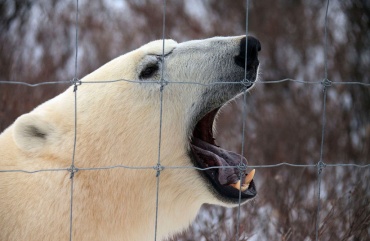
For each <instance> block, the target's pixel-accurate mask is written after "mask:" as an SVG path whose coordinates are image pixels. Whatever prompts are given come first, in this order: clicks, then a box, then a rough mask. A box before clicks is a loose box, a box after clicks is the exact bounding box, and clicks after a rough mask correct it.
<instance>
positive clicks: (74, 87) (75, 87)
mask: <svg viewBox="0 0 370 241" xmlns="http://www.w3.org/2000/svg"><path fill="white" fill-rule="evenodd" d="M78 5H79V4H78V0H76V19H75V27H76V34H75V72H74V78H73V80H72V84H73V93H74V137H73V152H72V164H71V167H70V170H69V171H70V180H71V200H70V216H69V225H70V226H69V240H70V241H72V239H73V238H72V237H73V189H74V174H75V172H76V171H77V169H76V168H75V156H76V143H77V86H78V83H79V80H78V78H77V66H78V65H77V62H78V14H79V11H78V10H79V9H78Z"/></svg>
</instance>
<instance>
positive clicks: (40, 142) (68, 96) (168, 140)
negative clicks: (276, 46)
mask: <svg viewBox="0 0 370 241" xmlns="http://www.w3.org/2000/svg"><path fill="white" fill-rule="evenodd" d="M260 49H261V46H260V43H259V41H258V40H257V39H255V38H253V37H247V38H246V37H245V36H238V37H214V38H210V39H204V40H194V41H188V42H183V43H177V42H175V41H173V40H165V41H162V40H158V41H154V42H151V43H148V44H146V45H144V46H142V47H140V48H139V49H136V50H134V51H132V52H129V53H127V54H125V55H122V56H120V57H118V58H116V59H114V60H112V61H110V62H108V63H107V64H105V65H103V66H102V67H100V68H99V69H97V70H96V71H94V72H92V73H91V74H89V75H87V76H86V77H84V78H83V79H82V80H81V83H82V84H81V85H80V86H78V88H77V92H73V87H71V88H70V89H68V90H67V91H66V92H64V93H62V94H61V95H59V96H57V97H55V98H54V99H52V100H49V101H47V102H45V103H44V104H42V105H40V106H39V107H37V108H36V109H35V110H34V111H32V112H30V113H28V114H25V115H23V116H21V117H20V118H18V120H17V121H16V122H15V124H14V128H13V129H12V133H13V137H14V142H15V144H16V146H17V147H18V148H19V149H21V150H22V153H26V154H25V156H24V160H22V161H20V162H19V163H22V162H24V163H27V164H25V166H26V167H30V166H33V167H34V168H35V169H38V168H43V167H48V168H51V167H68V165H70V163H71V154H72V150H73V149H72V147H73V140H74V133H75V132H74V130H75V126H74V120H75V111H76V116H77V122H76V130H77V136H76V138H77V142H76V144H77V145H76V154H75V155H76V158H75V160H76V161H75V166H76V167H77V168H81V169H82V168H95V167H111V166H115V165H118V166H120V167H122V166H124V167H130V169H125V168H123V169H122V173H121V174H119V175H117V174H112V175H109V174H107V172H90V173H89V174H87V173H86V171H85V173H84V172H83V171H79V172H78V173H76V175H75V178H76V180H79V178H80V180H81V182H93V183H90V184H86V183H85V184H81V186H80V187H79V186H78V184H76V186H75V188H76V189H78V188H80V190H79V192H80V193H83V192H85V191H86V187H87V186H90V185H91V186H95V187H96V186H99V185H100V184H99V182H95V180H104V182H105V184H104V185H107V183H110V184H109V185H108V186H109V187H108V189H109V188H111V189H112V190H111V191H112V192H114V193H115V194H114V195H117V196H115V198H112V197H111V196H110V195H113V194H111V193H110V194H109V195H108V194H106V195H101V194H100V193H96V195H97V196H99V198H101V199H102V200H103V199H104V198H105V199H104V200H105V201H102V202H107V201H106V199H109V198H112V200H110V201H109V200H108V203H109V205H117V210H118V209H119V205H122V206H125V207H130V208H126V209H125V211H124V212H126V213H125V216H130V214H129V213H128V212H130V210H136V212H137V210H138V209H141V208H143V207H144V209H145V210H147V212H146V215H149V216H150V217H153V216H154V215H155V213H153V212H154V211H155V209H154V208H153V207H152V206H150V207H147V205H149V204H151V205H153V204H154V201H153V199H154V198H155V190H156V175H155V174H156V170H155V169H151V170H149V169H150V168H151V167H155V166H156V165H157V163H158V160H159V161H160V165H161V166H163V167H164V169H163V170H162V171H161V172H160V193H159V210H160V213H159V220H160V221H159V227H166V228H163V229H160V230H159V233H160V235H162V236H163V237H164V236H166V235H167V234H168V233H171V232H173V230H178V229H180V228H182V227H185V226H186V225H187V224H188V223H189V221H190V220H191V219H193V218H194V216H195V214H196V212H197V211H198V209H199V207H200V205H201V204H203V203H213V204H220V205H236V204H237V203H238V202H239V195H240V200H241V202H242V203H243V202H245V201H247V200H249V199H251V198H253V197H254V196H255V195H256V188H255V185H254V182H253V180H252V181H251V179H252V177H250V176H249V177H248V178H246V176H245V175H242V176H241V174H240V172H239V169H238V168H237V167H236V166H237V165H238V164H240V163H242V164H247V163H246V159H245V158H243V157H241V156H240V155H238V154H237V153H233V152H230V151H227V150H224V149H222V148H221V147H218V146H217V145H216V143H215V140H214V137H213V133H214V128H215V119H216V116H217V113H218V111H219V109H220V108H221V107H222V106H223V105H225V103H227V102H228V101H230V100H231V99H233V98H235V97H236V96H237V95H239V94H240V93H242V92H243V91H246V90H247V89H250V88H251V87H252V86H253V84H254V82H255V81H256V80H257V76H258V66H259V60H258V52H259V51H260ZM246 54H247V56H246ZM75 94H76V96H74V95H75ZM75 97H76V102H75ZM75 106H76V109H75ZM30 158H31V159H33V160H29V159H30ZM220 166H226V168H219V167H220ZM145 167H147V168H148V170H147V169H145ZM141 168H143V169H141ZM195 168H196V169H195ZM200 169H205V170H200ZM113 172H114V171H113ZM123 173H124V174H123ZM88 175H96V178H87V176H88ZM99 175H106V176H104V178H102V177H101V176H99ZM240 176H241V178H242V180H241V182H242V183H244V182H246V184H244V185H242V186H243V188H242V191H240V190H239V189H240V184H239V186H238V179H239V177H240ZM77 183H78V182H77ZM122 187H124V189H123V188H122ZM139 187H140V188H139ZM238 187H239V189H237V188H238ZM94 190H95V189H94ZM97 190H100V189H99V188H97ZM102 190H103V189H102ZM104 190H105V191H104V192H108V191H107V190H106V189H104ZM134 190H138V191H134ZM130 191H132V195H130ZM89 195H94V191H93V190H90V192H88V193H86V195H85V196H89ZM113 199H114V200H113ZM91 200H96V198H95V199H91ZM117 200H119V201H117ZM144 200H145V201H144ZM148 200H149V201H148ZM81 202H82V203H81V204H80V205H81V206H84V205H87V204H86V203H85V204H84V203H83V201H81ZM74 205H75V206H78V205H79V203H78V201H75V203H74ZM161 205H162V206H161ZM168 206H170V207H171V210H169V207H168ZM184 208H185V209H186V208H188V209H189V210H188V211H186V213H184V211H180V212H179V213H177V210H183V209H184ZM83 209H84V208H82V209H81V210H83ZM76 210H79V209H78V208H76ZM76 212H78V211H76ZM80 212H83V211H80ZM105 212H107V210H105ZM122 212H123V211H122ZM118 214H119V212H118V211H117V212H112V214H111V215H113V216H114V215H118ZM83 215H84V214H83V213H81V214H80V216H83ZM86 215H88V214H86ZM132 215H135V214H132ZM161 217H162V218H161ZM100 218H101V217H100ZM92 219H93V218H92V217H91V219H90V220H92ZM121 219H122V218H117V220H121ZM149 219H150V218H149ZM81 222H82V221H81ZM117 222H118V221H117ZM146 222H148V221H143V220H141V221H140V222H138V223H140V225H145V223H146ZM75 223H78V221H76V222H75ZM81 225H82V224H81ZM122 225H123V226H125V225H126V223H125V224H122ZM148 226H150V222H149V223H148ZM127 232H130V231H127ZM127 232H126V233H127ZM139 232H140V231H139ZM131 240H135V239H131ZM137 240H144V239H137Z"/></svg>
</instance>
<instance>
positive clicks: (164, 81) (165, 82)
mask: <svg viewBox="0 0 370 241" xmlns="http://www.w3.org/2000/svg"><path fill="white" fill-rule="evenodd" d="M159 84H160V85H161V88H160V91H163V89H164V87H165V86H166V85H168V81H167V80H164V79H161V80H160V81H159Z"/></svg>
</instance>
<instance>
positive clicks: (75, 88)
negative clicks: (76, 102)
mask: <svg viewBox="0 0 370 241" xmlns="http://www.w3.org/2000/svg"><path fill="white" fill-rule="evenodd" d="M70 82H71V84H72V85H73V86H74V87H73V92H76V91H77V87H78V86H80V85H82V82H81V80H79V79H78V78H77V77H74V78H73V79H71V80H70Z"/></svg>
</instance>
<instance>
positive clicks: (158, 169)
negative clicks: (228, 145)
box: [0, 0, 370, 241]
mask: <svg viewBox="0 0 370 241" xmlns="http://www.w3.org/2000/svg"><path fill="white" fill-rule="evenodd" d="M248 6H249V1H248V0H246V35H248ZM325 10H326V11H325V24H324V56H325V60H324V64H325V72H324V78H323V80H320V81H304V80H297V79H293V78H285V79H281V80H270V81H262V80H261V81H256V82H255V84H280V83H284V82H292V83H299V84H304V85H322V87H323V92H324V94H323V112H322V134H321V146H320V160H319V161H318V162H317V163H313V164H295V163H288V162H281V163H276V164H268V165H248V166H244V167H243V168H244V169H243V170H245V168H247V167H248V168H254V169H259V168H274V167H281V166H287V167H296V168H316V169H317V174H318V177H317V180H318V193H317V201H318V203H317V213H316V220H315V223H316V225H315V237H316V240H318V239H319V225H320V186H321V178H322V175H324V173H323V172H322V171H323V168H324V167H325V168H332V167H354V168H370V163H369V164H356V163H325V162H324V161H323V148H324V142H325V139H324V137H325V123H326V114H325V110H326V105H325V104H326V97H327V91H328V88H329V87H331V86H341V85H345V86H350V85H360V86H364V87H370V83H365V82H361V81H353V82H352V81H342V82H335V81H330V80H329V79H328V70H327V44H328V43H327V21H328V19H327V18H328V11H329V0H327V2H326V8H325ZM78 17H79V9H78V0H76V20H75V21H76V35H75V66H74V67H75V69H74V78H73V79H72V80H69V81H48V82H40V83H27V82H20V81H8V80H0V84H2V85H21V86H27V87H42V86H46V85H70V86H72V87H73V91H74V143H73V155H72V159H71V166H69V167H61V168H49V169H48V168H46V169H34V170H32V169H6V170H0V173H25V174H36V173H41V172H69V173H70V180H71V193H70V195H71V196H70V220H69V221H70V236H69V240H70V241H72V239H73V191H74V190H73V180H74V173H76V172H80V171H103V170H112V169H128V170H153V171H154V173H155V175H156V178H157V190H156V203H155V208H156V216H155V224H154V225H155V233H154V240H155V241H156V240H157V226H158V212H160V210H158V198H159V186H160V185H159V183H160V182H159V180H160V173H161V172H162V171H164V170H174V169H194V170H198V171H207V170H211V169H228V168H241V164H243V162H242V161H241V162H240V163H239V165H236V166H212V167H207V168H200V167H196V166H163V165H161V139H162V135H161V132H162V111H163V91H164V89H165V86H167V85H171V84H182V85H198V86H204V87H207V86H214V85H240V84H243V83H245V82H246V81H248V82H249V80H247V79H246V73H245V78H244V80H230V81H228V82H213V83H207V84H204V83H199V82H191V81H175V80H165V79H164V78H163V76H164V72H163V71H164V69H163V68H162V73H161V80H160V81H141V80H128V79H116V80H100V81H83V80H79V79H78V65H77V62H78V61H77V60H78ZM165 26H166V0H163V33H162V39H163V53H162V55H161V56H162V57H163V56H164V44H165V41H164V39H165ZM246 51H247V48H246ZM246 56H247V55H246ZM162 59H163V61H164V58H162ZM246 59H247V58H246ZM245 65H247V63H245ZM118 82H129V83H136V84H157V85H158V86H160V93H161V95H160V113H159V115H160V126H159V137H158V159H157V164H156V165H154V166H127V165H112V166H101V167H78V165H77V166H76V165H75V153H76V143H77V121H78V118H77V106H78V103H77V92H78V86H79V85H85V84H112V83H118ZM243 96H244V102H243V104H244V105H243V116H242V117H243V118H242V127H243V128H242V143H241V144H242V149H241V154H242V156H244V148H245V147H244V144H245V143H244V142H245V136H244V135H245V133H244V132H245V121H246V110H245V108H246V107H245V106H246V104H245V102H246V92H244V95H243ZM366 162H367V163H368V162H370V160H366ZM240 192H241V191H240ZM240 204H241V197H240V193H239V206H238V214H237V215H238V216H237V223H236V225H237V226H236V240H239V236H240V233H239V232H240V231H239V226H240Z"/></svg>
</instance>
